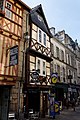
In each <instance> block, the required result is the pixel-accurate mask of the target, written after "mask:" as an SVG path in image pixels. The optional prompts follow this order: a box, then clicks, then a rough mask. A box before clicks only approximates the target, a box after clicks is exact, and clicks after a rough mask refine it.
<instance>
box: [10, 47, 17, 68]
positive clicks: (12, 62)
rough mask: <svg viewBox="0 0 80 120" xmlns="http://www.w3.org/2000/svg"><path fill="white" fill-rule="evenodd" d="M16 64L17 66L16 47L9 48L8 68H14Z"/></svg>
mask: <svg viewBox="0 0 80 120" xmlns="http://www.w3.org/2000/svg"><path fill="white" fill-rule="evenodd" d="M17 64H18V45H16V46H13V47H11V48H10V60H9V66H14V65H17Z"/></svg>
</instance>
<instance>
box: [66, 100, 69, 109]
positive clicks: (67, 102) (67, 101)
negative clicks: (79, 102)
mask: <svg viewBox="0 0 80 120" xmlns="http://www.w3.org/2000/svg"><path fill="white" fill-rule="evenodd" d="M66 107H67V109H68V108H69V100H68V98H67V99H66Z"/></svg>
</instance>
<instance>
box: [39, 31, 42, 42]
mask: <svg viewBox="0 0 80 120" xmlns="http://www.w3.org/2000/svg"><path fill="white" fill-rule="evenodd" d="M41 37H42V35H41V30H39V42H41Z"/></svg>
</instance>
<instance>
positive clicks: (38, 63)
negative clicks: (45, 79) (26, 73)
mask: <svg viewBox="0 0 80 120" xmlns="http://www.w3.org/2000/svg"><path fill="white" fill-rule="evenodd" d="M37 69H38V71H39V73H40V59H38V62H37Z"/></svg>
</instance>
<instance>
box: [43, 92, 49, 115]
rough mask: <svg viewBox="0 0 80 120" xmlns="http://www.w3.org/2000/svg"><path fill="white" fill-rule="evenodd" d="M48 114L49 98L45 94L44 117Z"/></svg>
mask: <svg viewBox="0 0 80 120" xmlns="http://www.w3.org/2000/svg"><path fill="white" fill-rule="evenodd" d="M47 114H48V97H47V94H44V93H43V117H45V115H47Z"/></svg>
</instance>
